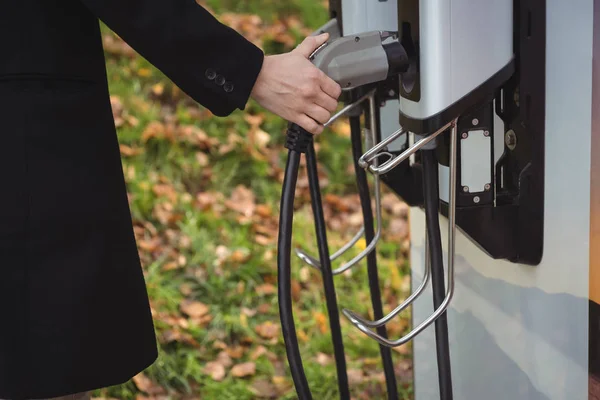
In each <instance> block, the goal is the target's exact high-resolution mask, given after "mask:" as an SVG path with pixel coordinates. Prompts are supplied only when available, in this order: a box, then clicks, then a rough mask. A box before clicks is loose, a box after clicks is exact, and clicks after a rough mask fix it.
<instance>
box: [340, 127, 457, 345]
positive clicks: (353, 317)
mask: <svg viewBox="0 0 600 400" xmlns="http://www.w3.org/2000/svg"><path fill="white" fill-rule="evenodd" d="M457 122H458V118H456V119H454V120H453V121H452V122H451V123H450V126H449V127H451V128H452V129H451V133H450V190H449V198H450V202H449V204H448V221H449V222H448V258H447V265H448V267H447V278H446V280H447V288H446V296H445V297H444V301H443V302H442V304H440V306H439V307H438V308H437V309H436V310H435V311H434V312H433V314H431V315H430V316H429V317H427V318H426V319H425V320H424V321H423V322H421V323H420V324H419V325H417V326H416V327H415V328H413V329H412V330H411V331H410V332H409V333H407V334H406V335H404V336H403V337H401V338H399V339H396V340H390V339H387V338H384V337H382V336H380V335H379V334H378V333H377V332H373V331H372V330H371V329H369V327H368V326H366V325H364V324H362V323H361V322H360V320H359V319H358V318H357V317H358V315H357V314H356V313H354V312H352V311H350V310H347V309H344V310H343V311H342V313H343V314H344V316H346V318H348V319H349V320H350V322H351V323H352V324H353V325H354V326H356V327H357V328H358V329H359V330H360V331H361V332H363V333H364V334H365V335H367V336H369V337H370V338H372V339H374V340H376V341H377V342H378V343H380V344H382V345H384V346H388V347H397V346H401V345H403V344H405V343H407V342H409V341H410V340H412V339H413V338H414V337H415V336H417V335H418V334H419V333H421V332H422V331H423V330H424V329H425V328H427V327H428V326H429V325H431V324H432V323H433V322H435V320H437V319H438V318H439V317H440V316H441V315H442V314H443V313H444V312H445V311H446V309H447V308H448V306H449V304H450V302H451V301H452V297H453V296H454V246H455V235H456V167H457V165H456V151H457V141H458V139H457V135H458V132H457ZM447 128H448V127H445V128H444V130H446V129H447ZM432 136H433V135H432ZM423 140H424V139H423ZM417 143H418V142H417Z"/></svg>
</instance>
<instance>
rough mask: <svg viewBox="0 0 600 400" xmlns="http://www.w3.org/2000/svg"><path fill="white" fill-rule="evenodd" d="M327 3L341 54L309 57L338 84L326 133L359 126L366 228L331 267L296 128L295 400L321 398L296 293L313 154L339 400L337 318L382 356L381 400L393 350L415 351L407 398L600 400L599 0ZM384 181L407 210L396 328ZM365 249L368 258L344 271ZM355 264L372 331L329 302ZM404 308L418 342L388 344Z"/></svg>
mask: <svg viewBox="0 0 600 400" xmlns="http://www.w3.org/2000/svg"><path fill="white" fill-rule="evenodd" d="M329 4H330V16H331V21H330V22H329V23H328V24H327V25H325V26H324V27H323V28H322V29H321V30H319V31H328V32H330V33H331V40H330V41H329V43H328V44H326V45H325V46H323V48H321V49H318V50H317V51H316V52H315V54H313V56H312V57H311V60H312V61H313V63H315V65H317V66H318V67H319V68H321V69H322V70H323V71H324V72H326V73H327V74H328V75H329V76H331V77H332V78H333V79H335V80H336V81H337V82H338V83H340V85H342V87H343V88H344V94H343V100H344V102H345V103H346V105H345V107H344V108H343V109H342V110H341V111H340V113H338V114H337V115H336V116H334V117H333V118H332V121H333V120H334V119H336V118H340V117H349V118H350V123H351V127H352V143H353V144H352V147H353V148H352V149H348V150H347V151H353V154H354V155H355V167H356V173H357V183H358V186H359V191H360V194H361V203H362V206H363V217H364V221H365V225H364V227H363V229H361V231H359V232H358V233H357V235H356V236H355V238H354V239H353V240H352V241H351V242H350V243H348V245H347V246H344V247H343V248H341V249H339V250H338V251H337V252H336V253H334V254H333V255H330V253H329V249H328V247H327V238H326V232H325V228H324V221H323V220H322V219H323V215H322V209H321V205H320V195H319V190H318V178H317V177H316V174H312V175H313V176H312V178H311V165H313V167H314V168H315V170H316V166H315V165H316V162H317V160H316V159H315V155H314V149H312V140H313V139H312V138H311V137H309V136H310V135H308V134H303V133H302V129H301V128H299V127H297V126H290V129H289V130H288V145H287V147H288V148H289V149H290V160H292V161H290V162H289V163H288V167H289V168H288V170H286V183H284V196H282V208H281V215H282V226H281V229H280V241H279V254H278V265H279V272H280V275H279V279H280V282H279V285H280V288H279V295H280V297H279V298H280V315H281V319H282V327H283V332H284V337H285V339H286V349H287V351H288V361H289V363H290V368H291V373H292V376H293V378H294V383H295V385H296V390H297V391H298V395H299V398H300V399H302V400H304V399H310V398H312V397H311V395H310V389H309V387H310V382H306V379H305V377H303V369H302V362H301V355H300V354H299V352H298V350H297V346H296V345H295V343H294V340H296V339H295V328H294V321H293V315H292V314H291V306H290V302H291V297H290V296H289V282H287V280H288V279H289V258H290V254H291V248H290V238H291V234H292V232H291V225H292V218H293V207H291V206H292V205H293V186H294V185H295V179H294V171H293V165H294V163H295V162H297V161H298V160H299V157H300V154H306V157H307V166H308V169H309V182H310V183H311V186H312V188H313V190H311V195H312V198H313V211H314V214H315V223H316V233H317V236H318V239H319V255H318V257H317V256H311V255H309V254H307V253H305V252H303V251H301V250H297V251H296V253H297V255H298V256H300V257H301V258H302V259H303V260H304V261H305V262H307V263H308V264H310V265H312V266H313V267H315V268H319V269H321V271H322V273H323V280H324V290H325V295H326V296H327V303H328V311H329V317H330V323H331V325H330V326H331V331H332V339H333V342H334V349H335V356H336V366H337V367H338V369H337V370H338V384H339V386H340V397H341V398H342V399H349V394H348V389H347V377H346V376H345V373H346V372H345V362H344V354H343V338H342V337H341V332H340V329H339V318H347V319H348V320H349V321H350V322H351V323H352V324H353V325H355V326H356V328H357V329H359V330H360V331H362V332H363V333H364V334H365V335H368V336H369V337H371V338H373V339H374V340H376V341H377V342H378V343H379V344H380V350H381V357H382V368H383V369H384V371H385V372H386V374H385V375H386V379H387V388H388V399H393V398H397V394H396V392H395V381H394V380H393V365H390V362H391V357H390V355H389V349H390V348H391V347H394V346H400V345H403V344H406V343H408V342H412V344H413V359H414V392H415V400H437V399H441V400H449V399H453V398H454V399H460V400H483V399H485V400H505V399H511V400H512V399H514V400H521V399H527V400H529V399H532V400H562V399H565V400H567V399H568V400H578V399H582V400H583V399H590V400H591V399H600V347H599V344H598V342H599V339H600V305H599V304H600V161H598V160H596V158H597V157H594V156H593V155H594V154H595V153H596V150H598V152H600V97H599V95H600V61H599V60H598V57H600V39H599V38H600V2H599V1H592V0H573V1H563V0H378V1H375V0H330V3H329ZM361 115H363V116H364V117H365V126H364V127H362V126H361V122H360V116H361ZM332 121H330V122H332ZM318 140H322V139H318ZM311 149H312V150H311ZM342 151H344V150H342ZM290 165H291V167H290ZM367 177H368V178H367ZM367 179H369V180H371V181H372V185H371V186H372V190H371V191H370V190H369V188H368V185H367V184H366V182H367ZM380 185H386V186H387V187H388V188H389V189H391V190H392V191H394V192H395V193H396V194H397V195H398V196H399V197H400V198H401V199H402V200H404V201H406V202H407V203H408V204H409V205H410V206H411V211H410V237H411V274H412V278H411V279H412V290H413V292H412V294H411V295H410V296H409V298H407V299H406V300H405V301H403V302H402V303H401V304H399V305H397V306H396V305H393V306H395V308H394V309H393V311H392V312H391V313H390V314H387V315H384V314H383V309H382V304H381V299H380V293H379V290H378V288H377V279H378V278H377V267H376V256H375V253H376V245H377V242H378V240H379V238H380V230H381V215H380V213H379V211H380V210H379V208H378V202H379V197H378V196H379V195H378V194H379V189H380ZM361 188H362V189H361ZM371 195H374V197H375V200H376V201H375V204H376V207H375V217H373V210H371V206H370V196H371ZM367 203H368V204H367ZM374 222H376V223H374ZM361 237H364V238H365V240H366V243H367V244H368V245H367V248H366V249H365V250H364V251H363V252H361V253H360V254H359V255H358V256H357V257H355V258H354V259H352V260H351V261H349V262H347V263H345V264H343V265H342V266H340V267H337V266H336V268H334V267H333V266H332V263H335V261H336V259H337V258H338V257H339V256H340V255H341V254H343V253H344V252H345V251H346V250H347V249H348V248H350V247H352V246H353V245H354V244H355V243H356V242H357V241H358V240H359V239H360V238H361ZM362 261H367V264H368V268H369V287H370V289H371V297H372V305H371V306H372V312H373V315H374V316H375V320H374V321H371V320H368V319H367V318H365V317H364V316H365V315H367V311H368V310H367V309H364V310H346V309H344V307H343V304H340V305H338V304H337V301H336V296H335V282H334V279H344V278H343V277H339V278H335V276H336V275H338V274H339V273H341V272H343V271H345V270H347V269H349V268H352V267H353V266H355V265H357V264H358V263H360V262H362ZM286 282H287V283H286ZM286 285H287V286H286ZM432 299H433V301H432ZM410 306H412V318H413V324H412V329H411V331H410V332H408V333H407V334H406V335H405V336H403V337H401V338H389V337H387V333H386V331H385V324H386V323H387V322H389V321H390V320H391V319H393V318H395V317H396V316H397V315H398V314H400V313H401V312H403V311H404V310H406V309H407V308H408V307H410ZM390 368H391V370H390ZM394 396H396V397H394Z"/></svg>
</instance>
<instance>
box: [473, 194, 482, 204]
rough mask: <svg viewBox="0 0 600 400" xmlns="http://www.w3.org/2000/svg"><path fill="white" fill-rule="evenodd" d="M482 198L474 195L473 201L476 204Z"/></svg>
mask: <svg viewBox="0 0 600 400" xmlns="http://www.w3.org/2000/svg"><path fill="white" fill-rule="evenodd" d="M480 200H481V199H480V198H479V196H475V197H473V203H475V204H477V203H479V201H480Z"/></svg>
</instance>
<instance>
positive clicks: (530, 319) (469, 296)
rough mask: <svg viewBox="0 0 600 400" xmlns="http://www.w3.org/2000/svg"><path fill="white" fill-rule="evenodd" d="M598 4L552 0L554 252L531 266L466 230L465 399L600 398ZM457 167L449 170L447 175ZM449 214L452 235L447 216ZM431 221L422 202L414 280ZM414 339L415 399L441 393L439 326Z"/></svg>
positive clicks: (461, 383)
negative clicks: (595, 217)
mask: <svg viewBox="0 0 600 400" xmlns="http://www.w3.org/2000/svg"><path fill="white" fill-rule="evenodd" d="M598 7H600V2H598V1H596V5H595V4H594V1H593V0H570V1H565V0H547V15H546V18H547V36H546V38H547V39H546V57H547V59H546V124H545V126H546V142H545V146H546V166H545V215H544V253H543V259H542V262H541V263H540V264H539V265H537V266H529V265H518V264H514V263H510V262H506V261H498V260H493V259H491V258H490V257H488V256H487V255H486V254H484V253H483V252H482V251H481V250H480V249H479V248H478V247H477V246H476V245H475V244H474V243H473V242H472V241H471V240H470V239H469V238H467V237H466V236H464V235H462V234H460V233H459V234H458V237H457V242H456V291H455V296H454V299H453V301H452V303H451V308H450V309H449V311H448V324H449V333H450V351H451V362H452V379H453V388H454V398H455V399H459V400H509V399H510V400H513V399H514V400H521V399H527V400H563V399H564V400H583V399H588V398H589V399H596V398H600V397H594V395H593V394H592V392H593V384H590V385H588V377H589V376H590V359H589V358H590V357H589V352H590V346H591V345H590V339H593V338H591V337H590V334H589V328H590V323H589V321H590V307H589V304H590V299H591V298H592V299H593V298H594V296H593V294H592V295H591V293H590V287H591V286H594V284H593V282H591V281H590V280H591V279H592V278H590V276H591V274H592V273H593V269H594V265H595V263H592V264H590V251H591V249H592V248H594V247H598V246H600V241H598V240H596V241H593V238H594V236H592V237H591V236H590V217H591V213H590V209H592V210H594V207H596V212H597V213H598V212H600V210H599V209H598V208H600V205H599V204H598V201H599V199H598V198H595V201H591V194H593V193H592V192H593V191H594V189H595V190H596V191H599V192H600V187H598V188H596V187H595V186H593V187H592V189H591V185H590V181H591V179H592V173H593V172H592V168H591V166H592V164H591V163H592V157H598V156H597V155H596V154H593V153H592V151H594V150H591V149H592V112H594V113H600V111H598V110H597V108H598V104H594V107H592V95H593V94H594V96H597V95H599V94H600V87H598V85H597V84H596V85H595V86H594V85H593V79H592V78H593V68H592V49H593V41H594V15H595V14H596V15H597V14H598V11H597V10H596V13H595V12H594V11H595V10H594V8H596V9H598ZM595 23H596V24H598V17H596V21H595ZM596 40H600V38H596ZM594 54H595V52H594ZM597 68H598V67H597ZM598 72H600V71H596V73H598ZM592 88H594V91H593V90H592ZM596 91H597V92H596ZM599 133H600V132H599ZM502 140H503V137H502V135H498V137H496V141H499V143H496V146H498V147H499V148H500V149H501V148H502ZM597 150H598V149H597ZM500 153H501V151H498V152H496V153H495V154H497V155H499V154H500ZM445 174H447V171H446V170H445V169H444V168H441V171H440V176H444V175H445ZM596 185H600V182H596ZM440 192H441V193H444V192H445V190H444V189H442V188H440ZM592 213H593V211H592ZM440 222H441V231H442V235H443V243H446V237H445V236H446V235H447V228H446V226H447V220H446V219H445V218H442V219H441V221H440ZM424 227H425V217H424V213H423V212H422V211H421V210H419V209H416V208H413V209H412V210H411V214H410V229H411V240H412V249H411V266H412V273H413V275H412V282H413V285H418V284H419V282H420V281H421V279H422V274H423V270H424V267H423V260H424V246H425V235H424V234H425V232H424ZM592 228H594V227H592ZM592 230H593V229H592ZM599 233H600V232H599ZM428 291H429V293H431V290H430V289H428ZM596 297H600V296H597V295H596ZM596 301H599V300H598V299H597V298H596ZM431 312H432V304H431V297H430V296H427V295H426V296H423V297H422V298H420V299H419V300H418V301H417V302H416V303H415V305H414V306H413V321H414V323H418V322H420V321H421V320H423V319H424V318H425V317H426V316H427V315H429V314H431ZM413 346H414V374H415V378H414V379H415V399H416V400H435V399H438V398H439V394H438V385H437V368H436V358H435V357H436V355H435V339H434V331H433V327H430V328H428V329H427V330H426V331H425V332H423V333H422V334H421V335H419V336H417V338H416V339H415V340H414V342H413ZM590 382H592V380H591V379H590Z"/></svg>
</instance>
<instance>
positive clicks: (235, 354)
mask: <svg viewBox="0 0 600 400" xmlns="http://www.w3.org/2000/svg"><path fill="white" fill-rule="evenodd" d="M245 351H246V349H245V348H244V347H242V346H235V347H227V348H226V349H225V352H226V353H227V355H228V356H229V357H231V358H236V359H239V358H242V357H243V356H244V352H245Z"/></svg>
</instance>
